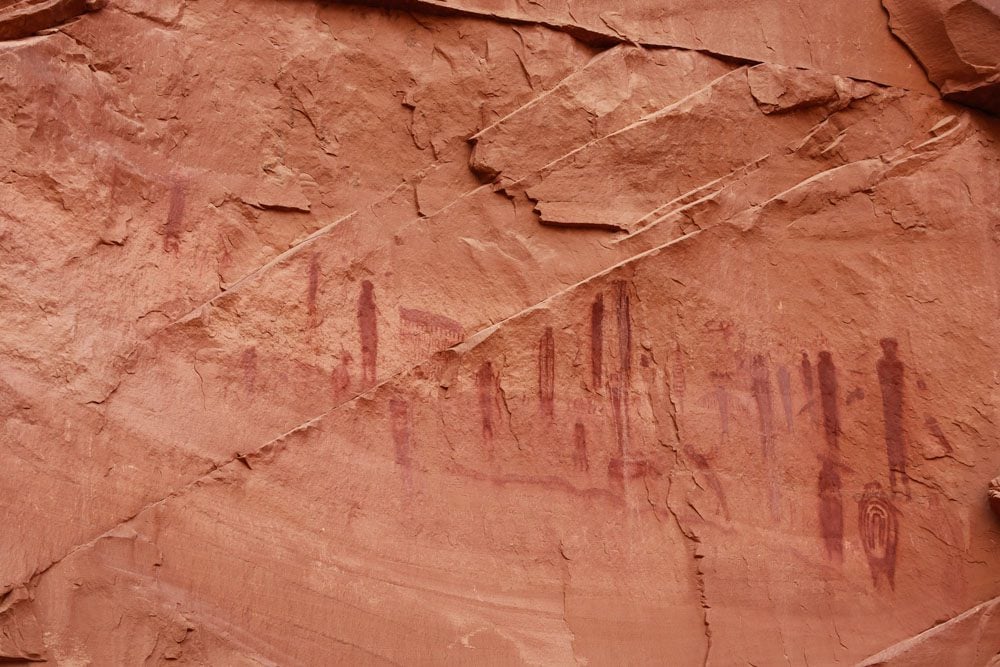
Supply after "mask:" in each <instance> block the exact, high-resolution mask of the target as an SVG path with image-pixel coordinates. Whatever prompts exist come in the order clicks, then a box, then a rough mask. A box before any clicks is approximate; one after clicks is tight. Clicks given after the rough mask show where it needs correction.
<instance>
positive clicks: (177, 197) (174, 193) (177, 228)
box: [163, 181, 186, 252]
mask: <svg viewBox="0 0 1000 667" xmlns="http://www.w3.org/2000/svg"><path fill="white" fill-rule="evenodd" d="M185 199H186V193H185V192H184V184H183V183H180V182H177V181H175V182H174V183H173V184H172V185H171V186H170V206H169V208H168V209H167V222H166V224H164V225H163V250H164V251H165V252H177V251H178V250H180V243H181V241H180V239H181V231H183V227H184V203H185Z"/></svg>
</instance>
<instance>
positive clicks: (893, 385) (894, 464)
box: [875, 338, 909, 494]
mask: <svg viewBox="0 0 1000 667" xmlns="http://www.w3.org/2000/svg"><path fill="white" fill-rule="evenodd" d="M879 345H881V346H882V358H881V359H879V360H878V362H877V363H876V364H875V370H876V371H877V372H878V383H879V386H880V387H881V389H882V420H883V421H884V422H885V448H886V452H887V454H888V456H889V485H890V487H891V488H892V490H893V491H895V490H896V478H897V477H899V478H901V479H902V480H903V484H904V486H905V487H906V489H907V494H909V479H908V478H907V476H906V434H905V432H904V430H903V373H904V370H903V362H902V361H900V359H899V357H898V356H897V351H898V348H899V344H898V343H897V342H896V339H895V338H883V339H882V340H880V341H879Z"/></svg>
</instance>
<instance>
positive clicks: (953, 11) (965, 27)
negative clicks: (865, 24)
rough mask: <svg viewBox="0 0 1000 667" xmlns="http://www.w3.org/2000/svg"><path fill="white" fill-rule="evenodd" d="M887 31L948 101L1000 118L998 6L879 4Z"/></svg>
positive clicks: (976, 1)
mask: <svg viewBox="0 0 1000 667" xmlns="http://www.w3.org/2000/svg"><path fill="white" fill-rule="evenodd" d="M883 4H884V5H885V7H886V9H887V10H889V15H890V21H889V26H890V27H891V28H892V31H893V32H894V33H895V34H896V35H898V36H899V38H900V39H901V40H902V41H903V42H904V43H905V44H906V45H907V46H908V47H910V49H911V50H912V51H913V53H914V54H915V55H916V57H917V58H918V59H919V60H920V63H921V64H922V65H923V66H924V68H925V69H926V70H927V75H928V76H929V77H930V79H931V81H933V82H934V85H936V86H937V87H938V88H939V89H940V90H941V93H942V94H943V95H944V96H945V97H947V98H948V99H952V100H955V101H956V102H961V103H963V104H968V105H970V106H974V107H978V108H980V109H984V110H986V111H989V112H992V113H994V114H1000V5H997V3H996V2H992V1H991V0H913V1H912V2H911V1H910V0H906V1H905V2H900V1H899V0H883Z"/></svg>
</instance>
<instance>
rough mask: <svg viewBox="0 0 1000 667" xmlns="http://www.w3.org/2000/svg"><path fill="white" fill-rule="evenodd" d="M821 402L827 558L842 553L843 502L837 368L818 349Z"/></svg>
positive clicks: (821, 517)
mask: <svg viewBox="0 0 1000 667" xmlns="http://www.w3.org/2000/svg"><path fill="white" fill-rule="evenodd" d="M816 369H817V373H818V375H819V393H820V406H821V407H822V409H823V434H824V436H825V438H826V452H825V454H824V455H823V456H822V457H821V460H822V462H823V463H822V467H821V468H820V473H819V483H818V487H819V526H820V534H821V535H822V537H823V542H824V544H825V545H826V554H827V556H828V557H829V558H832V559H835V560H837V561H840V560H842V559H843V556H844V504H843V499H842V497H841V488H842V486H843V482H842V481H841V479H840V443H839V438H840V416H839V414H838V407H837V369H836V367H835V366H834V365H833V356H832V355H831V354H830V353H829V352H820V353H819V363H818V364H817V367H816Z"/></svg>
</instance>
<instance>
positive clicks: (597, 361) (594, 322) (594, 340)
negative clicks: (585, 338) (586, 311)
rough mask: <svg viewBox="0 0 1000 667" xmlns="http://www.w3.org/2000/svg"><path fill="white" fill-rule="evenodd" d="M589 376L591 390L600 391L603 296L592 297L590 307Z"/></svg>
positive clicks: (602, 347) (602, 372) (602, 345)
mask: <svg viewBox="0 0 1000 667" xmlns="http://www.w3.org/2000/svg"><path fill="white" fill-rule="evenodd" d="M590 375H591V382H592V383H593V387H592V389H593V390H594V391H595V392H596V391H600V389H601V384H602V383H603V381H604V379H603V376H604V295H603V294H598V295H597V296H596V297H594V303H592V304H591V306H590Z"/></svg>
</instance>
